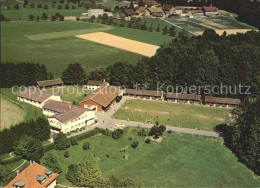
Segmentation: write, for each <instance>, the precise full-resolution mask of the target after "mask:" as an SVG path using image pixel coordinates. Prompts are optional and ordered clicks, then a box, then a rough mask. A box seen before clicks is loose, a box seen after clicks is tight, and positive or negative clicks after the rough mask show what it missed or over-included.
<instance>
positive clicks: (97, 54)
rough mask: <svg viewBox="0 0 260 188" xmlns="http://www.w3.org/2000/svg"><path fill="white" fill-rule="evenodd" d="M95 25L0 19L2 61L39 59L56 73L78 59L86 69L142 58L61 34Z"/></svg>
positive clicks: (49, 69) (36, 60)
mask: <svg viewBox="0 0 260 188" xmlns="http://www.w3.org/2000/svg"><path fill="white" fill-rule="evenodd" d="M95 27H96V28H100V27H101V26H100V25H98V24H90V23H84V22H16V23H2V24H1V29H2V33H1V47H2V48H1V62H35V63H42V64H45V65H46V67H47V69H48V71H50V72H52V73H53V74H54V75H56V76H57V77H59V76H61V73H62V72H63V71H64V69H65V68H66V67H67V65H68V64H69V63H76V62H78V63H81V64H82V66H83V68H84V69H85V70H86V71H87V72H89V71H92V70H94V69H97V68H100V67H106V66H108V65H111V64H114V63H115V62H119V61H127V62H129V63H136V62H137V61H138V60H139V59H140V58H142V56H141V55H139V54H134V53H130V52H127V51H123V50H120V49H117V48H111V47H108V46H105V45H102V44H97V43H93V42H90V41H87V40H82V39H79V38H76V37H75V36H74V34H75V33H73V32H72V35H70V36H68V35H66V36H65V37H63V36H62V35H64V33H62V31H72V30H74V31H75V30H82V29H91V31H93V29H94V28H95ZM102 27H106V26H102ZM56 32H61V33H60V34H61V36H60V37H58V38H52V39H45V40H30V39H29V38H28V37H27V36H30V35H33V36H34V38H35V35H36V34H46V33H48V34H49V33H52V34H53V33H54V35H55V36H57V33H56ZM76 32H78V31H76ZM80 32H81V31H80ZM77 34H78V33H77ZM52 36H53V35H52ZM38 37H39V35H38ZM41 37H42V36H41Z"/></svg>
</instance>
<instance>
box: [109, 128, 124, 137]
mask: <svg viewBox="0 0 260 188" xmlns="http://www.w3.org/2000/svg"><path fill="white" fill-rule="evenodd" d="M123 134H124V131H123V130H122V129H116V130H114V132H113V134H112V138H114V139H119V138H120V137H121V136H122V135H123Z"/></svg>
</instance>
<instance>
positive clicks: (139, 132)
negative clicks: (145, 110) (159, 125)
mask: <svg viewBox="0 0 260 188" xmlns="http://www.w3.org/2000/svg"><path fill="white" fill-rule="evenodd" d="M137 134H138V136H142V137H144V136H147V135H148V131H147V129H140V130H138V131H137Z"/></svg>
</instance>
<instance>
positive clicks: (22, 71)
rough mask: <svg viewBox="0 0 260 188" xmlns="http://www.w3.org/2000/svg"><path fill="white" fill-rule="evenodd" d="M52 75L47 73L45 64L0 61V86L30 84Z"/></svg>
mask: <svg viewBox="0 0 260 188" xmlns="http://www.w3.org/2000/svg"><path fill="white" fill-rule="evenodd" d="M52 77H53V76H52V75H51V74H50V73H49V74H48V73H47V69H46V67H45V65H40V64H36V63H24V62H22V63H1V64H0V80H1V83H0V87H1V88H9V87H13V86H32V85H36V82H37V81H40V80H47V79H48V78H52Z"/></svg>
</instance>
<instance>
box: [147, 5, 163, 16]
mask: <svg viewBox="0 0 260 188" xmlns="http://www.w3.org/2000/svg"><path fill="white" fill-rule="evenodd" d="M147 10H148V11H149V13H150V15H151V16H154V17H163V9H162V8H161V7H150V8H147Z"/></svg>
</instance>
